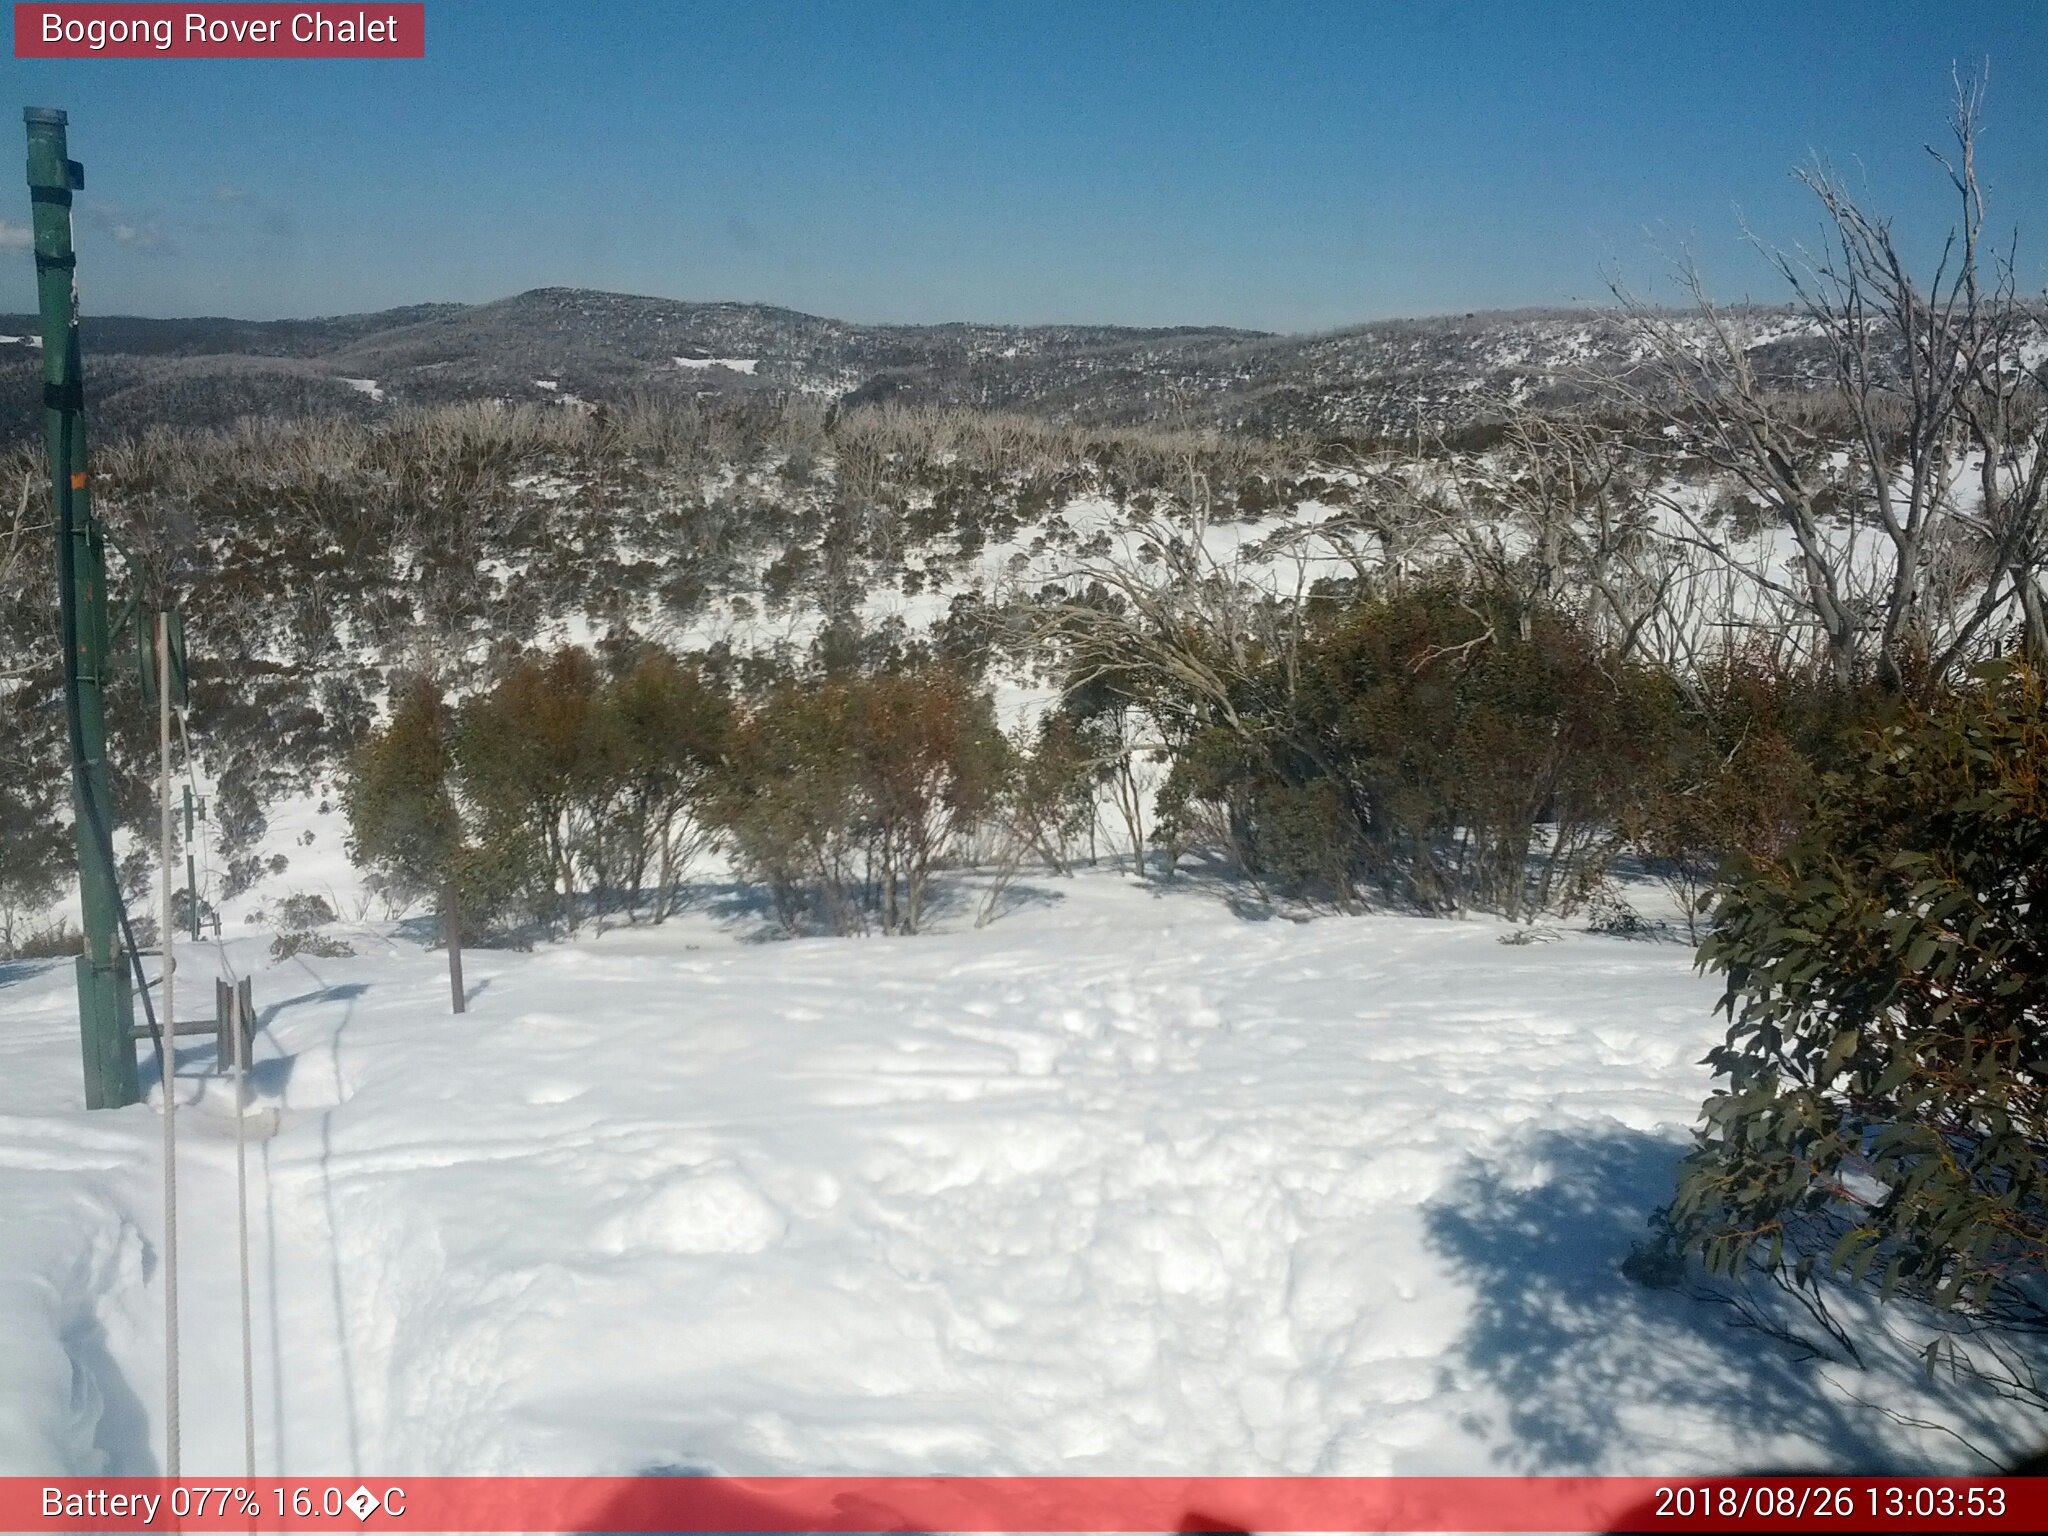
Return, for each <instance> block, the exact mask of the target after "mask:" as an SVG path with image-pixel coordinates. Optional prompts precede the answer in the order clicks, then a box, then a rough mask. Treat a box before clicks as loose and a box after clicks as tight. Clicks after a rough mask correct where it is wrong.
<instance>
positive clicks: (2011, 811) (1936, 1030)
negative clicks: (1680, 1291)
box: [1670, 668, 2048, 1400]
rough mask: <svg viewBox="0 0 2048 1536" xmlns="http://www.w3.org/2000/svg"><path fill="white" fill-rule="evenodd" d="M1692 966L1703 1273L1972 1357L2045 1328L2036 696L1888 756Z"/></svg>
mask: <svg viewBox="0 0 2048 1536" xmlns="http://www.w3.org/2000/svg"><path fill="white" fill-rule="evenodd" d="M1701 959H1702V963H1703V964H1705V965H1707V966H1709V967H1711V968H1712V969H1713V970H1715V971H1718V972H1719V973H1721V975H1722V976H1724V977H1725V978H1726V991H1725V994H1724V996H1723V998H1722V1007H1723V1008H1724V1009H1725V1010H1726V1011H1727V1013H1728V1015H1729V1018H1730V1021H1731V1022H1730V1026H1729V1030H1728V1035H1727V1039H1726V1041H1725V1043H1724V1044H1723V1045H1721V1046H1720V1047H1719V1048H1717V1049H1716V1050H1715V1051H1714V1052H1713V1054H1712V1055H1711V1057H1710V1058H1709V1060H1710V1061H1711V1063H1712V1065H1713V1067H1714V1069H1715V1072H1716V1074H1717V1075H1718V1076H1719V1077H1722V1078H1725V1079H1726V1084H1725V1086H1723V1087H1721V1088H1718V1089H1717V1090H1716V1092H1715V1093H1714V1095H1713V1097H1711V1098H1710V1099H1709V1100H1708V1101H1707V1103H1706V1106H1705V1109H1704V1111H1703V1115H1704V1123H1703V1126H1702V1128H1701V1130H1700V1131H1699V1133H1698V1140H1697V1144H1696V1145H1695V1147H1694V1149H1693V1151H1692V1152H1691V1153H1690V1155H1689V1156H1688V1157H1687V1159H1686V1161H1685V1163H1684V1165H1683V1167H1682V1169H1681V1176H1680V1181H1679V1188H1678V1194H1677V1198H1676V1200H1675V1202H1674V1204H1673V1206H1672V1208H1671V1211H1670V1222H1671V1227H1672V1230H1673V1232H1674V1234H1675V1235H1676V1237H1677V1238H1678V1239H1679V1241H1680V1242H1681V1243H1682V1244H1683V1245H1684V1246H1686V1247H1688V1248H1690V1249H1691V1250H1693V1251H1695V1252H1697V1253H1699V1254H1700V1255H1702V1256H1703V1257H1704V1259H1705V1260H1706V1262H1707V1264H1708V1266H1709V1268H1710V1269H1712V1270H1714V1271H1717V1272H1725V1273H1732V1272H1734V1271H1736V1270H1738V1269H1739V1268H1740V1267H1742V1266H1743V1265H1744V1264H1745V1262H1755V1263H1757V1264H1760V1265H1761V1266H1762V1267H1763V1268H1764V1269H1765V1270H1766V1271H1767V1272H1769V1273H1771V1274H1773V1275H1776V1276H1778V1277H1780V1278H1784V1279H1787V1280H1789V1281H1790V1282H1791V1283H1795V1284H1798V1283H1805V1284H1809V1285H1810V1284H1811V1283H1812V1282H1813V1281H1814V1280H1815V1279H1816V1277H1817V1276H1819V1275H1821V1274H1823V1273H1827V1272H1837V1273H1840V1274H1843V1275H1846V1276H1847V1277H1848V1279H1849V1280H1850V1281H1852V1282H1855V1283H1859V1284H1865V1285H1869V1286H1871V1287H1873V1288H1874V1289H1875V1290H1876V1291H1877V1292H1878V1293H1879V1294H1880V1295H1882V1296H1884V1297H1886V1298H1891V1297H1894V1296H1899V1295H1910V1296H1914V1297H1919V1298H1922V1299H1924V1300H1926V1301H1928V1302H1930V1303H1932V1304H1934V1305H1935V1306H1936V1307H1939V1308H1945V1309H1951V1310H1952V1311H1953V1312H1955V1313H1956V1314H1957V1315H1958V1316H1959V1317H1961V1318H1962V1319H1965V1320H1967V1323H1968V1325H1969V1331H1971V1332H1976V1333H1978V1334H1979V1335H1980V1337H1981V1336H1982V1333H1983V1328H1984V1325H1986V1324H1991V1325H1997V1324H2001V1323H2002V1324H2017V1325H2021V1326H2025V1327H2028V1328H2034V1329H2038V1328H2041V1327H2043V1326H2048V1308H2044V1306H2043V1304H2042V1302H2041V1299H2040V1291H2039V1288H2038V1282H2039V1279H2040V1276H2041V1274H2042V1271H2043V1268H2044V1265H2048V1119H2044V1110H2048V1101H2044V1097H2043V1093H2044V1085H2048V692H2044V688H2043V683H2042V680H2041V678H2040V677H2039V676H2038V675H2036V674H2033V673H2030V672H2027V671H2025V670H2023V669H2019V668H2004V669H1999V670H1994V671H1992V672H1990V673H1988V674H1987V676H1986V677H1985V678H1984V680H1983V682H1982V684H1981V686H1980V687H1978V688H1976V689H1975V690H1974V691H1971V692H1969V693H1968V694H1966V695H1964V696H1961V697H1958V698H1955V699H1953V700H1950V701H1947V702H1944V703H1941V704H1938V705H1936V706H1932V707H1924V708H1917V709H1914V710H1911V711H1909V712H1907V713H1906V714H1905V715H1904V717H1903V718H1902V719H1901V720H1900V722H1899V723H1897V724H1895V725H1894V726H1892V727H1891V728H1890V729H1888V730H1886V731H1884V732H1882V733H1880V734H1878V735H1876V736H1875V737H1874V739H1873V740H1872V741H1871V743H1870V744H1869V745H1868V746H1867V748H1866V749H1865V750H1864V751H1863V753H1862V755H1861V757H1860V758H1859V759H1858V760H1857V761H1856V762H1855V763H1854V764H1853V766H1852V767H1851V768H1849V769H1848V770H1847V771H1844V772H1838V773H1835V774H1831V775H1829V776H1828V777H1827V779H1826V780H1825V782H1824V785H1823V788H1822V792H1821V795H1820V799H1819V803H1818V805H1817V806H1816V807H1815V810H1814V814H1813V816H1812V818H1811V820H1810V821H1809V822H1808V824H1807V825H1806V826H1805V828H1804V829H1803V830H1802V831H1801V832H1799V833H1798V835H1796V836H1795V837H1794V838H1793V839H1792V840H1791V841H1790V843H1789V844H1788V845H1787V846H1786V848H1785V849H1784V850H1783V851H1782V853H1780V854H1778V855H1777V856H1774V857H1757V858H1752V859H1750V860H1748V861H1746V862H1745V863H1744V864H1742V865H1741V866H1740V867H1739V869H1738V871H1737V872H1736V873H1735V875H1734V877H1733V879H1732V881H1731V883H1730V884H1729V886H1728V888H1727V890H1726V892H1725V893H1724V894H1723V896H1722V897H1721V899H1720V901H1719V903H1718V905H1717V906H1716V908H1715V910H1714V931H1713V933H1712V934H1711V936H1710V937H1709V939H1708V941H1707V942H1706V944H1705V945H1704V946H1703V947H1702V949H1701ZM1980 1359H1981V1356H1980ZM2020 1374H2021V1375H2022V1377H2023V1375H2024V1373H2020ZM2007 1384H2008V1385H2011V1373H2008V1383H2007ZM2037 1400H2038V1394H2037Z"/></svg>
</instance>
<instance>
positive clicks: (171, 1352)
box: [156, 612, 178, 1477]
mask: <svg viewBox="0 0 2048 1536" xmlns="http://www.w3.org/2000/svg"><path fill="white" fill-rule="evenodd" d="M156 688H157V749H158V753H159V756H160V759H161V766H162V770H163V783H162V789H163V814H162V819H161V826H160V828H159V832H158V842H159V850H158V852H159V862H160V863H161V864H162V866H163V871H162V874H163V878H162V881H161V885H162V891H163V901H162V908H161V911H160V912H159V914H158V929H159V932H158V933H157V948H158V949H159V950H160V951H161V952H162V955H163V968H162V974H163V994H164V1012H163V1028H162V1034H161V1036H160V1039H161V1042H162V1049H161V1050H160V1051H159V1052H158V1053H157V1054H158V1056H159V1057H160V1058H161V1060H162V1062H163V1078H164V1468H165V1474H166V1475H167V1476H169V1477H176V1476H177V1475H178V1132H177V1125H178V1093H177V1059H178V1013H177V1008H176V1006H175V999H174V998H173V995H172V992H173V988H174V987H175V986H176V976H177V969H178V961H177V955H176V951H175V947H174V942H173V939H172V934H171V646H170V615H169V614H168V613H165V612H159V613H158V614H157V616H156Z"/></svg>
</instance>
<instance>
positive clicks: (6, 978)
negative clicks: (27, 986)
mask: <svg viewBox="0 0 2048 1536" xmlns="http://www.w3.org/2000/svg"><path fill="white" fill-rule="evenodd" d="M54 964H56V962H55V961H53V960H0V987H11V986H13V985H14V984H15V983H16V982H17V981H27V980H28V979H29V977H31V976H40V975H41V974H42V973H43V972H44V971H46V970H48V969H49V968H50V967H51V966H52V965H54Z"/></svg>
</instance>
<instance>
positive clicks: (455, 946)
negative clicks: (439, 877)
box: [441, 881, 469, 1013]
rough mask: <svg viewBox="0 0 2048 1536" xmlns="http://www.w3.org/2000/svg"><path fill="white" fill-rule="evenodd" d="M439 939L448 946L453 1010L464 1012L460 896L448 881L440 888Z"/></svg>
mask: <svg viewBox="0 0 2048 1536" xmlns="http://www.w3.org/2000/svg"><path fill="white" fill-rule="evenodd" d="M441 939H442V942H443V943H445V944H446V945H447V946H448V993H449V999H450V1001H451V1002H452V1003H453V1004H454V1011H455V1012H457V1013H466V1012H467V1011H468V1010H469V1004H468V1003H467V1002H466V1001H465V1000H464V999H463V996H462V898H461V897H460V896H459V895H457V894H456V890H455V885H454V882H453V881H450V882H449V883H448V884H447V885H446V886H444V887H442V890H441Z"/></svg>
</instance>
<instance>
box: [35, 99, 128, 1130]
mask: <svg viewBox="0 0 2048 1536" xmlns="http://www.w3.org/2000/svg"><path fill="white" fill-rule="evenodd" d="M22 115H23V117H24V118H25V119H26V120H27V123H28V194H29V200H30V209H31V211H32V213H33V215H34V220H35V246H36V289H37V295H38V297H39V299H40V300H41V305H42V321H43V407H44V409H43V415H44V418H45V421H46V423H47V425H48V428H49V441H50V494H51V511H52V514H53V515H52V518H51V521H52V522H53V524H54V525H55V527H56V531H57V575H58V607H59V614H60V622H59V629H60V632H61V636H62V643H63V647H64V694H65V699H64V702H65V710H66V714H67V716H68V724H69V728H70V732H71V793H72V806H73V811H74V815H73V823H74V831H75V834H76V838H77V845H78V883H79V894H80V898H81V905H82V907H83V909H84V921H85V952H84V953H83V954H82V955H80V956H79V957H78V1025H79V1040H80V1046H81V1050H82V1053H83V1056H84V1061H85V1104H86V1108H88V1109H118V1108H120V1107H121V1106H122V1105H124V1104H133V1103H135V1102H136V1101H137V1100H138V1099H139V1098H140V1097H141V1088H140V1085H139V1084H138V1082H137V1081H136V1072H135V1046H134V1044H133V1042H132V1041H131V1040H130V1038H129V1025H130V1021H131V1019H132V1018H133V1010H134V995H133V989H132V985H131V982H130V979H129V975H128V971H127V969H126V960H125V957H124V956H123V955H122V953H121V950H120V947H119V939H118V937H117V923H118V919H117V917H116V908H117V900H118V897H117V893H116V891H115V889H114V883H113V870H112V869H111V868H110V867H109V866H110V863H111V859H110V854H111V851H112V850H111V846H110V843H109V839H110V838H111V836H112V832H113V820H114V818H113V795H112V794H111V793H110V791H109V781H108V775H107V721H106V703H105V692H104V690H105V685H106V674H107V665H108V644H107V552H106V540H105V538H104V536H103V535H102V534H101V531H100V528H99V525H98V524H97V523H96V522H95V521H94V519H93V515H92V496H91V492H90V491H89V490H88V489H87V481H86V463H85V394H84V386H83V378H82V373H81V369H80V367H79V352H78V290H77V287H76V285H75V283H74V282H73V280H72V279H73V272H74V268H75V267H76V265H77V259H76V257H75V255H74V254H73V251H72V247H71V193H72V191H73V189H74V188H76V187H78V186H81V185H83V183H84V180H85V177H84V172H83V170H82V169H81V168H80V167H79V166H78V165H77V164H75V163H74V162H73V161H72V160H71V159H70V158H69V155H68V153H67V145H66V142H65V132H64V128H65V117H64V114H63V113H62V112H59V111H56V110H55V109H53V108H50V107H30V108H28V109H27V111H26V112H24V113H23V114H22Z"/></svg>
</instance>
